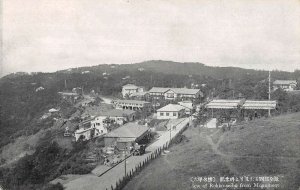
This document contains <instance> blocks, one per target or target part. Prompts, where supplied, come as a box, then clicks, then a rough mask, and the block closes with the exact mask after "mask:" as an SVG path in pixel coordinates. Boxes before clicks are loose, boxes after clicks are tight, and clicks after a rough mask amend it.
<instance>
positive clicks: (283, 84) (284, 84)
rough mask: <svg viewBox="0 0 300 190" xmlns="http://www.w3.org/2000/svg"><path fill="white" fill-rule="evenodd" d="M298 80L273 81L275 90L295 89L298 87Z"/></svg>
mask: <svg viewBox="0 0 300 190" xmlns="http://www.w3.org/2000/svg"><path fill="white" fill-rule="evenodd" d="M296 86H297V81H296V80H275V81H274V82H273V90H277V89H278V88H281V89H282V90H285V91H293V90H295V89H296Z"/></svg>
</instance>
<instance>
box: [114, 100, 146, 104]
mask: <svg viewBox="0 0 300 190" xmlns="http://www.w3.org/2000/svg"><path fill="white" fill-rule="evenodd" d="M115 102H116V103H126V104H128V103H132V104H146V103H150V102H146V101H141V100H116V101H115Z"/></svg>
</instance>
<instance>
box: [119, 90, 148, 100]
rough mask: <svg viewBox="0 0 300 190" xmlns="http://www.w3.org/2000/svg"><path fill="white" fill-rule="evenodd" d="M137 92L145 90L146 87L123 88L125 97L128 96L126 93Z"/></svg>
mask: <svg viewBox="0 0 300 190" xmlns="http://www.w3.org/2000/svg"><path fill="white" fill-rule="evenodd" d="M136 92H144V88H135V89H132V88H130V89H126V88H122V96H123V98H125V97H126V95H131V94H133V93H136Z"/></svg>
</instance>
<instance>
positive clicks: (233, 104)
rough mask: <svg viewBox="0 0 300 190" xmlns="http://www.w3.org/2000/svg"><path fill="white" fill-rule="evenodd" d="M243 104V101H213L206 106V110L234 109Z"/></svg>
mask: <svg viewBox="0 0 300 190" xmlns="http://www.w3.org/2000/svg"><path fill="white" fill-rule="evenodd" d="M242 104H243V100H242V99H241V100H225V99H215V100H212V101H210V102H209V103H208V104H206V108H210V109H212V108H216V109H235V108H237V107H238V106H239V105H242Z"/></svg>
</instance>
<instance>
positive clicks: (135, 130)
mask: <svg viewBox="0 0 300 190" xmlns="http://www.w3.org/2000/svg"><path fill="white" fill-rule="evenodd" d="M148 130H149V128H148V127H147V126H145V125H139V124H137V123H133V122H130V123H126V124H125V125H123V126H121V127H119V128H117V129H115V130H113V131H111V132H109V133H108V134H106V136H105V137H118V138H138V137H140V136H142V135H144V134H145V133H146V132H147V131H148Z"/></svg>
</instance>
